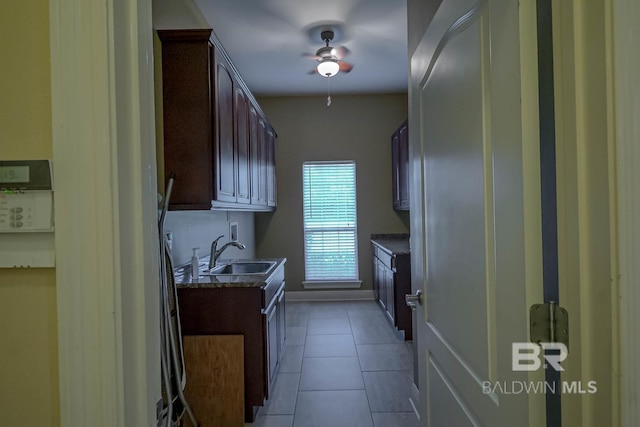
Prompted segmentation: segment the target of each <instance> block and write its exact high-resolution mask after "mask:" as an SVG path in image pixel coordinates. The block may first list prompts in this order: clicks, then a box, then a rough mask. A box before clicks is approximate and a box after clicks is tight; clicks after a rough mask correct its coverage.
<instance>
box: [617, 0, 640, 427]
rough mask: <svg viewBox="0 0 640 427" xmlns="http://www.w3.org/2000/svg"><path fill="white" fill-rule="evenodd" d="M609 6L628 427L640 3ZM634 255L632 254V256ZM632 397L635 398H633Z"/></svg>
mask: <svg viewBox="0 0 640 427" xmlns="http://www.w3.org/2000/svg"><path fill="white" fill-rule="evenodd" d="M611 2H612V3H613V13H612V15H613V19H612V21H613V23H612V28H613V30H612V33H613V34H612V37H613V57H614V64H613V66H614V70H615V74H614V76H613V80H614V84H613V86H614V96H615V104H614V108H615V134H616V135H615V137H616V146H615V150H616V151H615V152H616V153H617V158H616V162H617V176H616V178H617V190H618V200H617V207H618V215H617V221H618V254H619V270H618V276H617V277H618V280H619V289H620V293H619V301H620V340H619V342H620V372H619V374H620V404H621V405H620V410H621V413H620V425H621V426H622V427H632V426H635V425H637V423H638V420H640V368H639V367H638V360H640V328H638V327H637V325H638V324H640V313H638V309H640V289H638V283H640V265H639V264H638V262H637V258H636V257H637V254H639V253H640V204H639V201H638V194H640V168H638V165H640V149H639V148H638V141H640V129H639V128H638V126H637V117H639V116H640V98H639V94H638V87H639V85H638V81H637V77H638V76H639V75H640V59H639V58H638V55H637V52H638V45H639V44H640V29H639V28H638V25H637V17H638V16H640V3H638V2H637V1H635V0H615V1H614V0H611ZM634 254H635V256H634ZM634 396H635V399H634Z"/></svg>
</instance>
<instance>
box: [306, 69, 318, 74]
mask: <svg viewBox="0 0 640 427" xmlns="http://www.w3.org/2000/svg"><path fill="white" fill-rule="evenodd" d="M307 74H309V75H312V74H318V70H317V69H315V68H314V69H313V70H309V71H307Z"/></svg>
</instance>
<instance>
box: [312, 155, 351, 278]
mask: <svg viewBox="0 0 640 427" xmlns="http://www.w3.org/2000/svg"><path fill="white" fill-rule="evenodd" d="M323 164H324V165H335V164H353V165H354V168H355V165H356V163H355V161H353V160H330V161H306V162H303V164H302V170H303V173H304V166H305V165H323ZM356 180H357V175H356V176H354V185H356ZM303 182H304V181H303ZM303 192H304V184H303ZM355 199H356V200H355V204H356V218H355V225H354V227H353V228H354V230H355V260H356V265H355V267H356V278H355V279H339V278H336V279H327V280H309V279H306V274H307V273H306V255H303V257H304V258H305V280H304V281H302V286H303V288H304V289H359V288H361V287H362V281H361V280H360V266H359V264H360V262H359V259H360V258H359V251H358V218H357V217H358V214H357V212H358V202H357V199H358V194H357V192H356V197H355ZM302 215H303V218H304V203H303V205H302ZM303 240H305V241H303V250H304V251H305V252H306V232H305V230H304V220H303Z"/></svg>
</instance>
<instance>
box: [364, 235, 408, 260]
mask: <svg viewBox="0 0 640 427" xmlns="http://www.w3.org/2000/svg"><path fill="white" fill-rule="evenodd" d="M371 243H373V244H374V245H376V246H378V247H379V248H381V249H382V250H384V251H386V252H388V253H389V254H391V255H394V254H396V255H404V254H410V253H411V248H410V247H409V234H372V235H371Z"/></svg>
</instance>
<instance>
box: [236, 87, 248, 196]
mask: <svg viewBox="0 0 640 427" xmlns="http://www.w3.org/2000/svg"><path fill="white" fill-rule="evenodd" d="M234 108H235V118H236V134H235V140H236V153H237V156H236V157H237V162H238V164H237V171H238V175H237V180H236V183H237V186H236V190H237V202H238V203H249V202H250V201H251V188H250V182H251V168H250V166H249V165H250V159H249V105H248V103H247V96H246V95H245V93H244V91H243V90H242V88H241V87H236V89H235V99H234Z"/></svg>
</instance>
